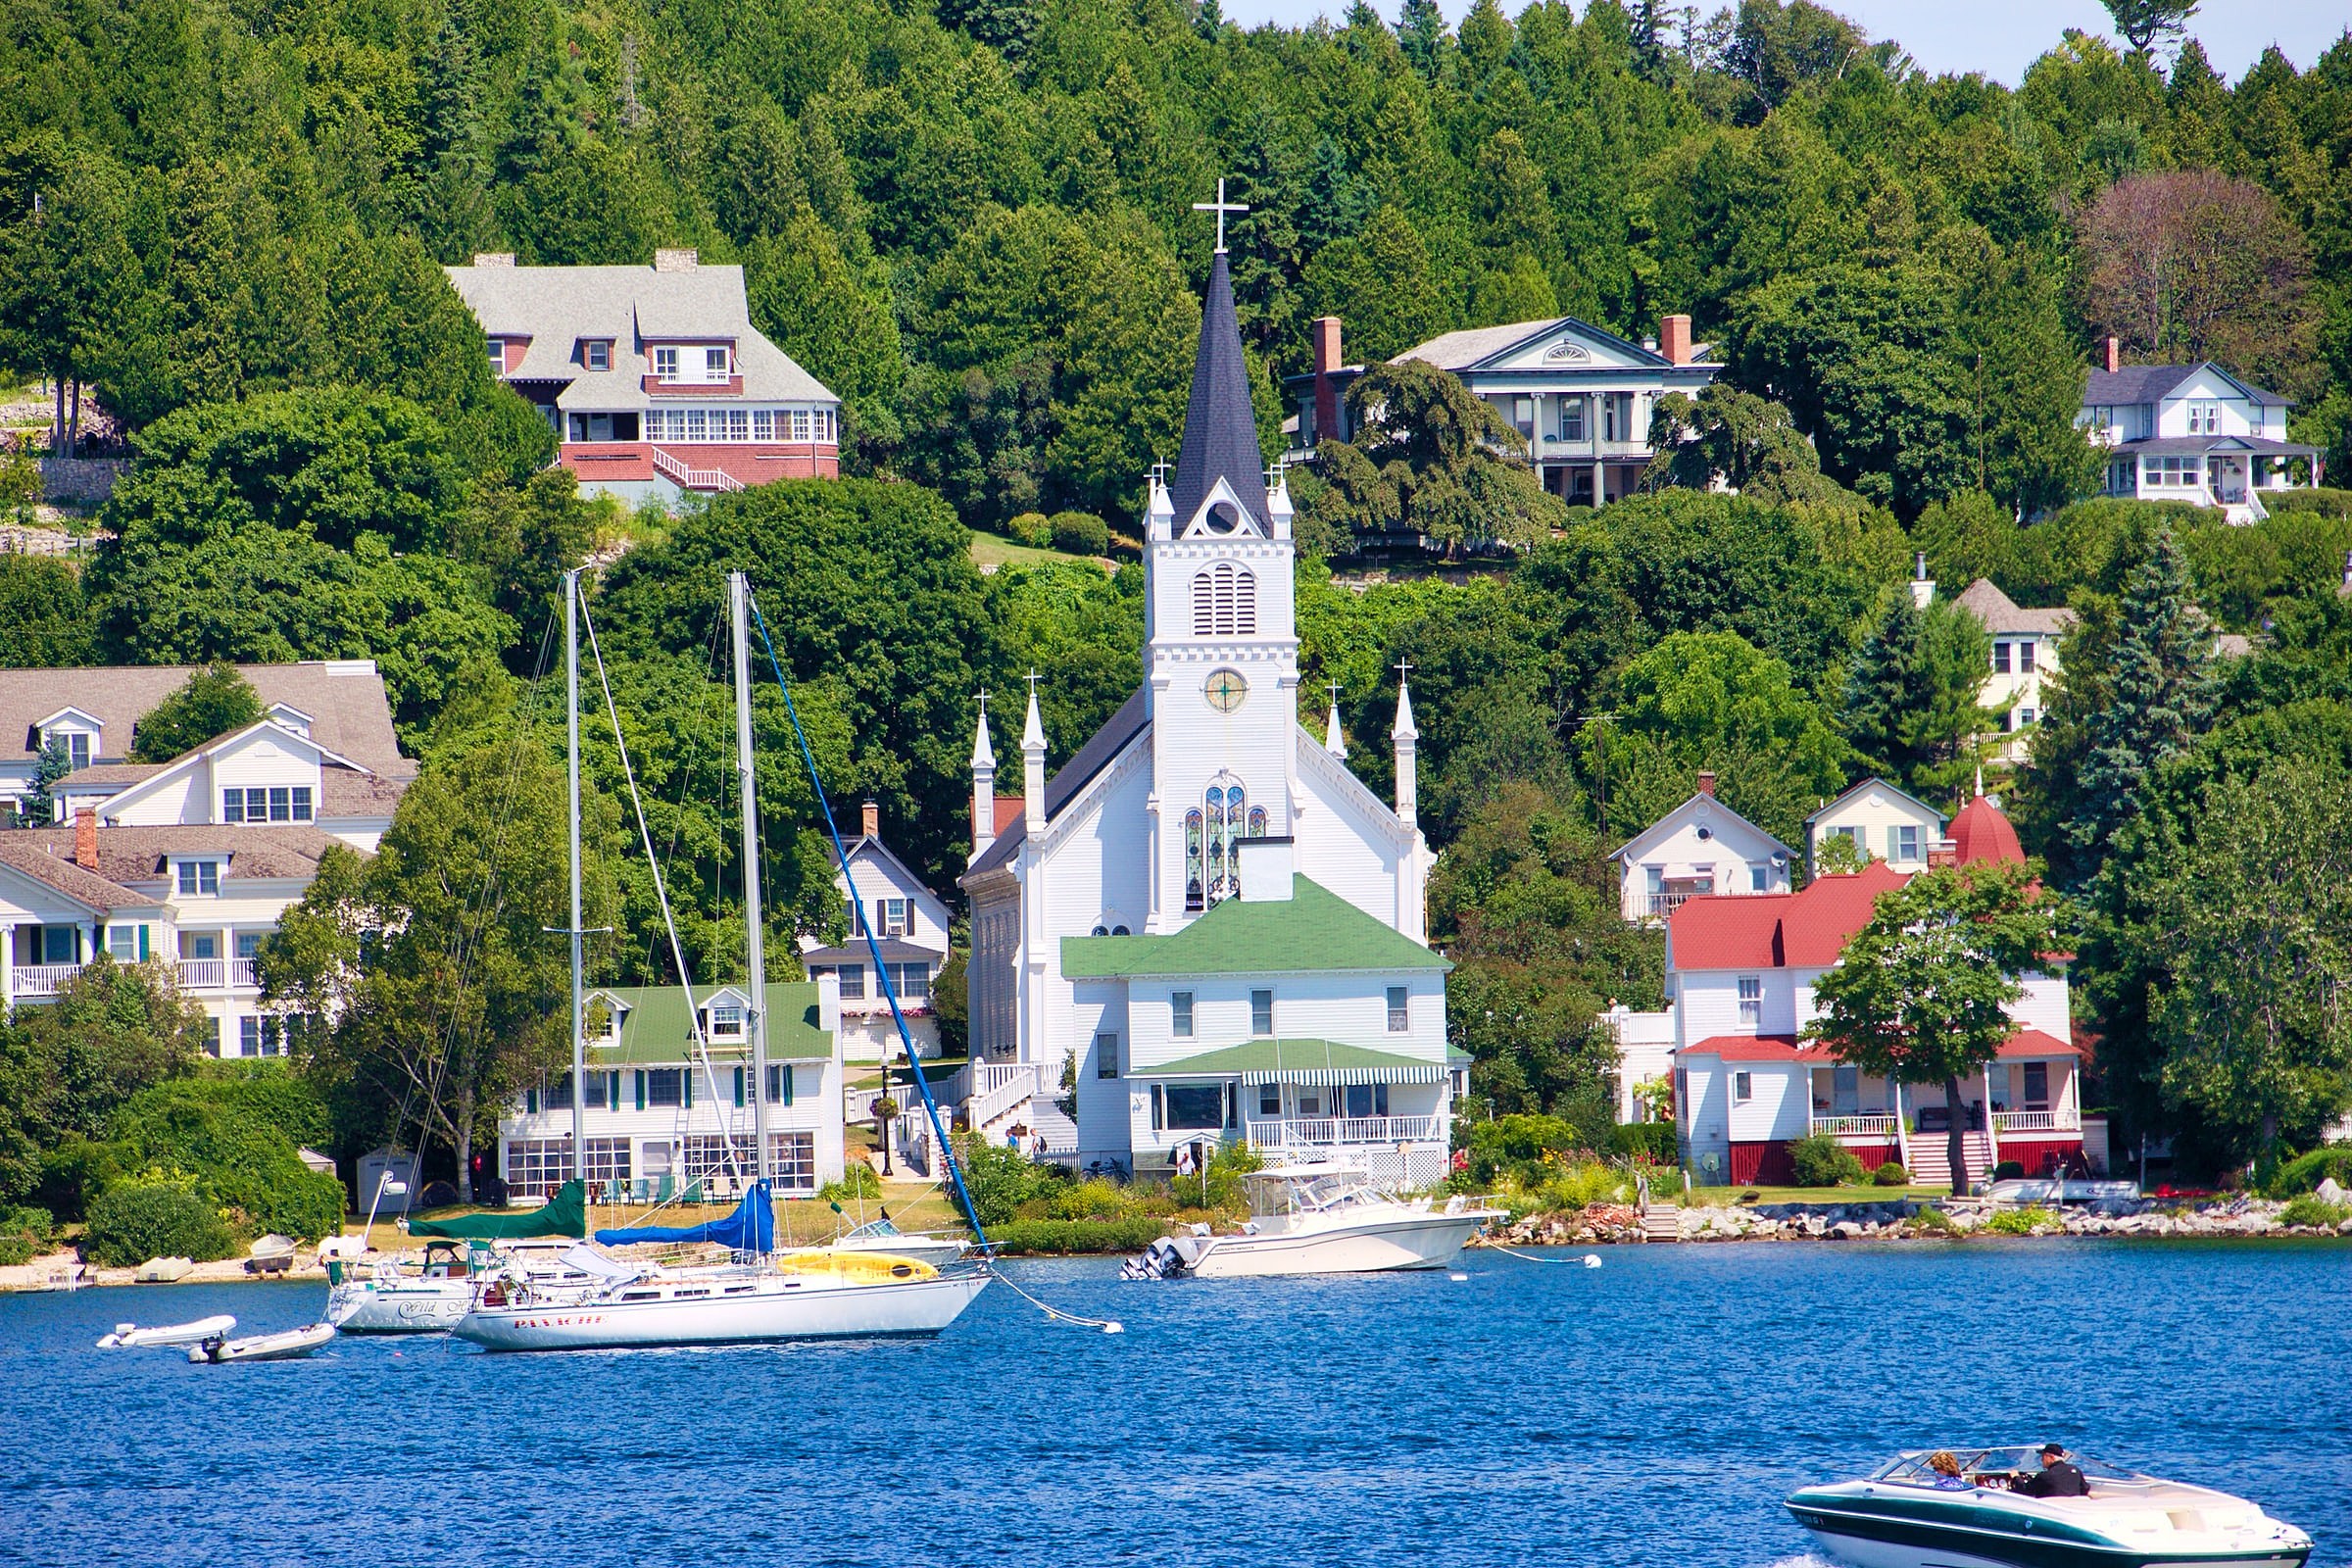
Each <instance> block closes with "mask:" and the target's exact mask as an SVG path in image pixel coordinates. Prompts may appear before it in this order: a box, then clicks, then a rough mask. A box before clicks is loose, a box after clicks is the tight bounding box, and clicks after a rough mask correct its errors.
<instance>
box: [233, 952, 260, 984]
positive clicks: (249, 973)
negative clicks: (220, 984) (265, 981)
mask: <svg viewBox="0 0 2352 1568" xmlns="http://www.w3.org/2000/svg"><path fill="white" fill-rule="evenodd" d="M228 983H229V984H230V985H232V986H258V985H260V984H261V983H262V977H261V976H260V975H259V974H256V973H255V972H254V965H253V960H252V959H251V958H231V959H229V960H228Z"/></svg>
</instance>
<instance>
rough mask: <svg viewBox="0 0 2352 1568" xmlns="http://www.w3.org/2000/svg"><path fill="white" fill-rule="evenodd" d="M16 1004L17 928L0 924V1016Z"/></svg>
mask: <svg viewBox="0 0 2352 1568" xmlns="http://www.w3.org/2000/svg"><path fill="white" fill-rule="evenodd" d="M15 1005H17V928H16V927H15V926H13V925H0V1018H5V1017H7V1015H8V1010H9V1009H10V1008H11V1007H14V1006H15Z"/></svg>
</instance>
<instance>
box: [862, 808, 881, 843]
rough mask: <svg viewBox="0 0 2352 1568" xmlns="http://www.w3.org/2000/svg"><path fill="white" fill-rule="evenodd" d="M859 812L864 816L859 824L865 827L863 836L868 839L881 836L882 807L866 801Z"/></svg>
mask: <svg viewBox="0 0 2352 1568" xmlns="http://www.w3.org/2000/svg"><path fill="white" fill-rule="evenodd" d="M860 814H861V815H862V816H863V818H864V820H863V822H862V824H861V825H862V826H863V827H864V829H865V836H866V837H867V838H869V839H878V838H880V837H881V836H882V808H881V807H879V806H877V805H875V804H874V803H873V802H872V801H868V802H866V803H865V806H864V808H863V809H862V811H861V813H860Z"/></svg>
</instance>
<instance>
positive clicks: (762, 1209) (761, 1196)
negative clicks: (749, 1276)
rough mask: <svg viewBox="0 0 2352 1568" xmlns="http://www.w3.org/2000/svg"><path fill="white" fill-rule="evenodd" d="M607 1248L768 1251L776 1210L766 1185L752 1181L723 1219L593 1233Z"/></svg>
mask: <svg viewBox="0 0 2352 1568" xmlns="http://www.w3.org/2000/svg"><path fill="white" fill-rule="evenodd" d="M596 1239H597V1241H598V1242H599V1243H601V1244H602V1245H604V1246H606V1247H626V1246H628V1245H629V1244H630V1243H632V1242H709V1243H711V1244H712V1245H713V1246H717V1247H724V1248H727V1249H730V1250H734V1251H738V1252H769V1251H773V1250H775V1245H776V1211H775V1209H774V1208H773V1207H772V1206H771V1205H770V1204H769V1202H768V1199H767V1183H765V1182H754V1183H752V1185H751V1186H750V1188H748V1189H747V1190H746V1191H745V1193H744V1195H743V1201H742V1202H740V1203H738V1204H736V1205H735V1212H734V1213H732V1214H729V1215H728V1216H727V1217H726V1218H724V1219H714V1220H710V1221H707V1222H705V1223H703V1224H701V1225H628V1226H623V1227H621V1228H620V1229H618V1230H604V1231H598V1232H597V1233H596Z"/></svg>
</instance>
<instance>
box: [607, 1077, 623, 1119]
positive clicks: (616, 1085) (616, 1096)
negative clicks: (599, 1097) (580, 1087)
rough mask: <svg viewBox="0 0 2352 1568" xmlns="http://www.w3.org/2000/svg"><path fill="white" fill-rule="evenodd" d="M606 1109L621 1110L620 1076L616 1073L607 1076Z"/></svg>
mask: <svg viewBox="0 0 2352 1568" xmlns="http://www.w3.org/2000/svg"><path fill="white" fill-rule="evenodd" d="M605 1108H606V1109H607V1110H614V1111H616V1110H618V1109H620V1074H618V1073H616V1072H609V1073H607V1074H605Z"/></svg>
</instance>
